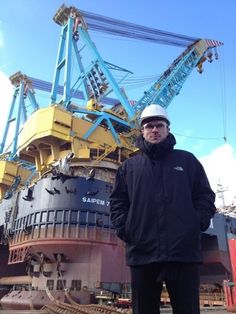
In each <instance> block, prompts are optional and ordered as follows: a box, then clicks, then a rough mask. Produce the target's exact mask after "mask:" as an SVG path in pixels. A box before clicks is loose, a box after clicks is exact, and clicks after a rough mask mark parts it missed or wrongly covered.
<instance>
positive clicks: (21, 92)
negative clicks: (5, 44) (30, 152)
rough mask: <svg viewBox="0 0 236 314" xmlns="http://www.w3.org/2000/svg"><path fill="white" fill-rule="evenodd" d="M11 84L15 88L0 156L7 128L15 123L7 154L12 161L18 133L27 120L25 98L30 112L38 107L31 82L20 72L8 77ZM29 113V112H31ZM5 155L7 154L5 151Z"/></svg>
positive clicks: (0, 147) (1, 151) (15, 153)
mask: <svg viewBox="0 0 236 314" xmlns="http://www.w3.org/2000/svg"><path fill="white" fill-rule="evenodd" d="M10 81H11V83H12V84H13V85H14V86H15V88H14V94H13V99H12V103H11V106H10V110H9V113H8V118H7V122H6V126H5V129H4V133H3V138H2V142H1V144H0V154H2V153H3V152H4V151H5V148H6V147H5V145H6V139H7V135H8V132H9V128H10V126H11V125H13V122H15V128H14V138H13V142H12V149H11V152H9V154H8V156H9V157H8V159H9V160H13V159H15V157H16V155H17V143H18V136H19V133H20V126H21V125H22V124H24V123H25V121H26V120H27V118H28V113H27V106H26V98H28V100H29V103H30V106H31V107H32V111H35V110H38V109H39V105H38V103H37V101H36V98H35V96H34V90H33V87H32V82H31V81H30V80H29V79H28V77H27V76H26V75H24V74H22V73H21V72H17V73H15V74H14V75H12V76H11V77H10ZM28 111H29V110H28ZM32 111H31V112H32ZM6 153H8V152H7V151H6Z"/></svg>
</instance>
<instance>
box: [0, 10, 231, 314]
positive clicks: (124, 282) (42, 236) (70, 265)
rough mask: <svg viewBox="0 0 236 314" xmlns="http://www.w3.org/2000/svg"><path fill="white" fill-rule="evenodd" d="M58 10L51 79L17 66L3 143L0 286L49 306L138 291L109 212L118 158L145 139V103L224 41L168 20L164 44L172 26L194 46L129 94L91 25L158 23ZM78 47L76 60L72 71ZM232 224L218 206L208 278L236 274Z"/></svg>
mask: <svg viewBox="0 0 236 314" xmlns="http://www.w3.org/2000/svg"><path fill="white" fill-rule="evenodd" d="M53 20H54V22H56V23H57V24H58V25H59V26H60V27H61V29H62V30H61V38H60V43H59V49H58V56H57V60H56V70H55V75H54V78H53V82H52V83H49V82H45V81H43V80H39V79H35V78H33V77H29V76H27V75H25V74H23V73H21V72H20V71H18V72H16V73H15V74H14V75H12V76H11V77H10V80H11V83H12V85H13V86H14V87H15V90H14V95H13V101H12V104H11V107H10V110H9V115H8V119H7V123H6V127H5V131H4V134H3V139H2V142H1V145H0V153H1V155H0V199H1V202H0V233H1V245H0V253H1V260H3V259H4V261H5V262H4V263H3V264H4V265H6V267H5V268H3V267H1V269H0V286H1V288H2V289H1V306H2V308H3V309H6V310H9V309H22V310H23V309H41V308H42V307H43V306H44V305H45V304H50V303H51V302H53V301H52V300H57V301H58V300H59V301H61V302H67V303H70V302H72V301H71V300H73V302H77V303H79V304H90V303H96V302H97V303H99V302H102V301H103V300H105V301H107V300H113V299H114V298H115V297H116V296H122V297H123V298H125V299H126V298H127V299H130V298H131V291H130V275H129V269H128V267H127V266H126V262H125V254H124V244H123V242H122V241H121V240H119V239H118V238H117V236H116V233H115V230H114V228H113V226H112V224H111V221H110V215H109V196H110V193H111V191H112V187H113V183H114V179H115V174H116V170H117V168H118V167H119V165H120V164H121V163H122V162H123V161H124V160H125V159H127V158H129V157H130V156H131V155H132V154H135V153H136V151H137V149H136V148H135V146H134V140H135V138H136V137H137V135H138V134H139V123H138V121H139V117H140V113H141V111H142V110H143V109H144V108H145V107H146V106H148V105H149V104H151V103H152V102H157V103H159V104H161V105H162V106H163V107H165V108H166V107H168V106H169V104H170V103H171V101H172V100H173V98H174V97H175V96H177V95H178V94H179V92H180V90H181V88H182V86H183V84H184V82H185V81H186V79H187V77H188V76H189V75H190V74H191V72H192V71H193V70H194V69H195V68H197V70H198V71H199V72H200V73H201V72H202V67H203V63H204V62H205V61H207V60H208V61H209V62H212V58H213V51H215V49H216V47H218V46H221V45H222V43H221V42H218V41H215V40H205V39H197V38H191V37H189V36H184V35H179V34H178V36H177V35H175V34H170V33H169V32H168V44H169V43H170V40H171V39H170V38H171V37H173V38H172V39H173V44H175V45H176V44H178V45H179V46H183V47H185V48H186V49H185V50H184V52H183V53H181V55H180V56H179V57H177V58H176V59H175V60H174V61H173V63H172V64H171V66H170V67H169V68H168V69H167V70H166V71H165V72H164V73H163V74H162V75H161V76H160V77H159V78H158V80H157V81H155V82H154V84H153V85H152V86H151V87H150V89H149V90H148V91H146V92H145V93H144V95H143V96H142V97H141V99H140V100H138V101H135V102H132V101H130V100H129V99H128V97H127V95H126V93H125V91H124V90H123V89H122V88H121V87H120V86H119V84H118V83H117V81H116V80H115V79H114V76H113V74H112V71H113V70H117V71H120V72H123V73H124V75H127V74H129V73H131V72H130V71H128V70H126V69H124V68H122V67H120V66H117V65H114V64H111V63H109V62H105V61H104V60H103V58H102V57H101V55H100V53H99V51H98V50H97V48H96V46H95V45H94V44H93V41H92V39H91V37H90V35H89V29H93V28H94V29H96V30H102V31H104V30H106V31H107V32H110V33H112V32H113V33H114V34H115V35H119V36H120V34H121V30H124V29H125V30H126V31H125V34H126V36H127V37H133V35H134V32H135V30H138V31H137V33H136V37H140V38H139V39H142V38H143V37H144V35H147V34H148V35H149V36H148V37H147V36H146V37H145V38H149V40H150V41H154V40H156V41H162V42H163V38H160V37H158V36H159V33H158V31H156V32H154V31H153V29H152V31H151V30H149V29H148V28H147V27H142V26H140V25H136V24H131V23H127V25H126V24H125V22H124V21H118V20H115V19H111V18H106V17H103V16H98V15H96V14H92V13H89V12H85V11H81V10H78V9H77V8H75V7H66V6H65V5H62V6H61V7H60V8H59V9H58V11H57V12H56V14H55V16H54V17H53ZM97 21H99V23H97ZM96 23H97V24H96ZM140 32H141V33H140ZM80 47H81V48H80ZM84 47H85V48H86V49H87V51H88V52H89V53H90V60H89V62H88V64H84V60H85V58H84V57H83V56H82V54H83V53H84V50H86V49H85V48H84ZM72 53H74V55H75V56H76V60H77V65H78V69H77V72H78V73H77V76H76V80H75V83H72V74H71V72H72ZM215 58H216V59H217V58H218V56H217V54H216V53H215ZM86 60H87V59H86ZM82 61H83V62H82ZM63 73H64V82H63V84H62V85H60V82H61V75H62V74H63ZM35 89H36V90H37V89H38V90H43V91H47V92H48V91H51V96H50V99H49V102H50V103H49V106H47V107H44V108H42V107H41V106H40V105H39V104H38V101H37V97H36V96H37V94H35ZM110 94H114V95H115V98H113V97H109V96H110ZM59 96H61V99H59ZM26 101H28V102H29V104H30V105H26ZM29 107H30V108H31V112H29ZM12 121H15V137H14V139H13V143H12V147H11V150H10V151H9V150H7V149H6V148H5V147H6V139H7V135H8V133H9V130H10V129H11V126H12ZM21 125H22V128H21ZM235 234H236V219H235V218H234V217H232V216H229V215H225V214H224V213H220V212H219V213H217V214H216V215H215V217H214V218H213V219H212V221H211V225H210V227H209V228H208V230H207V231H206V232H205V233H203V234H202V247H203V257H204V263H203V265H202V269H201V283H202V285H208V286H209V285H212V286H214V287H215V288H219V289H221V288H222V283H223V281H224V280H229V281H230V280H231V281H232V280H233V279H232V278H233V277H232V274H233V271H232V263H231V261H232V259H231V257H230V254H229V239H231V238H232V237H231V238H230V235H233V236H234V235H235Z"/></svg>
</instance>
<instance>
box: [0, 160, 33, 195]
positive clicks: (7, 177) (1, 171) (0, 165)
mask: <svg viewBox="0 0 236 314" xmlns="http://www.w3.org/2000/svg"><path fill="white" fill-rule="evenodd" d="M30 175H31V171H30V170H27V169H25V168H22V167H21V166H20V165H19V164H17V163H16V162H14V161H7V160H0V199H2V198H3V197H4V195H5V193H6V191H7V190H8V189H9V188H10V187H11V186H12V185H13V183H14V181H15V178H16V176H20V186H23V185H24V182H25V181H26V180H27V179H28V177H29V176H30Z"/></svg>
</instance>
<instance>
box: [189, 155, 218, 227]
mask: <svg viewBox="0 0 236 314" xmlns="http://www.w3.org/2000/svg"><path fill="white" fill-rule="evenodd" d="M197 164H198V165H197V173H196V176H195V182H194V187H193V204H194V207H195V209H196V210H197V211H198V213H199V216H200V226H201V231H205V230H207V228H208V227H209V225H210V221H211V218H212V217H213V216H214V214H215V212H216V207H215V205H214V202H215V193H214V192H213V191H212V189H211V187H210V184H209V181H208V178H207V176H206V173H205V170H204V168H203V166H202V165H201V163H200V162H199V161H197Z"/></svg>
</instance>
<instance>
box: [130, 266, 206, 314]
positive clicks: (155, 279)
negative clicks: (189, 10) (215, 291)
mask: <svg viewBox="0 0 236 314" xmlns="http://www.w3.org/2000/svg"><path fill="white" fill-rule="evenodd" d="M130 269H131V288H132V307H133V314H160V297H161V291H162V286H163V282H165V284H166V288H167V291H168V293H169V297H170V301H171V306H172V309H173V314H200V308H199V279H200V278H199V265H198V264H195V263H167V264H166V263H152V264H148V265H142V266H131V267H130Z"/></svg>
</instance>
